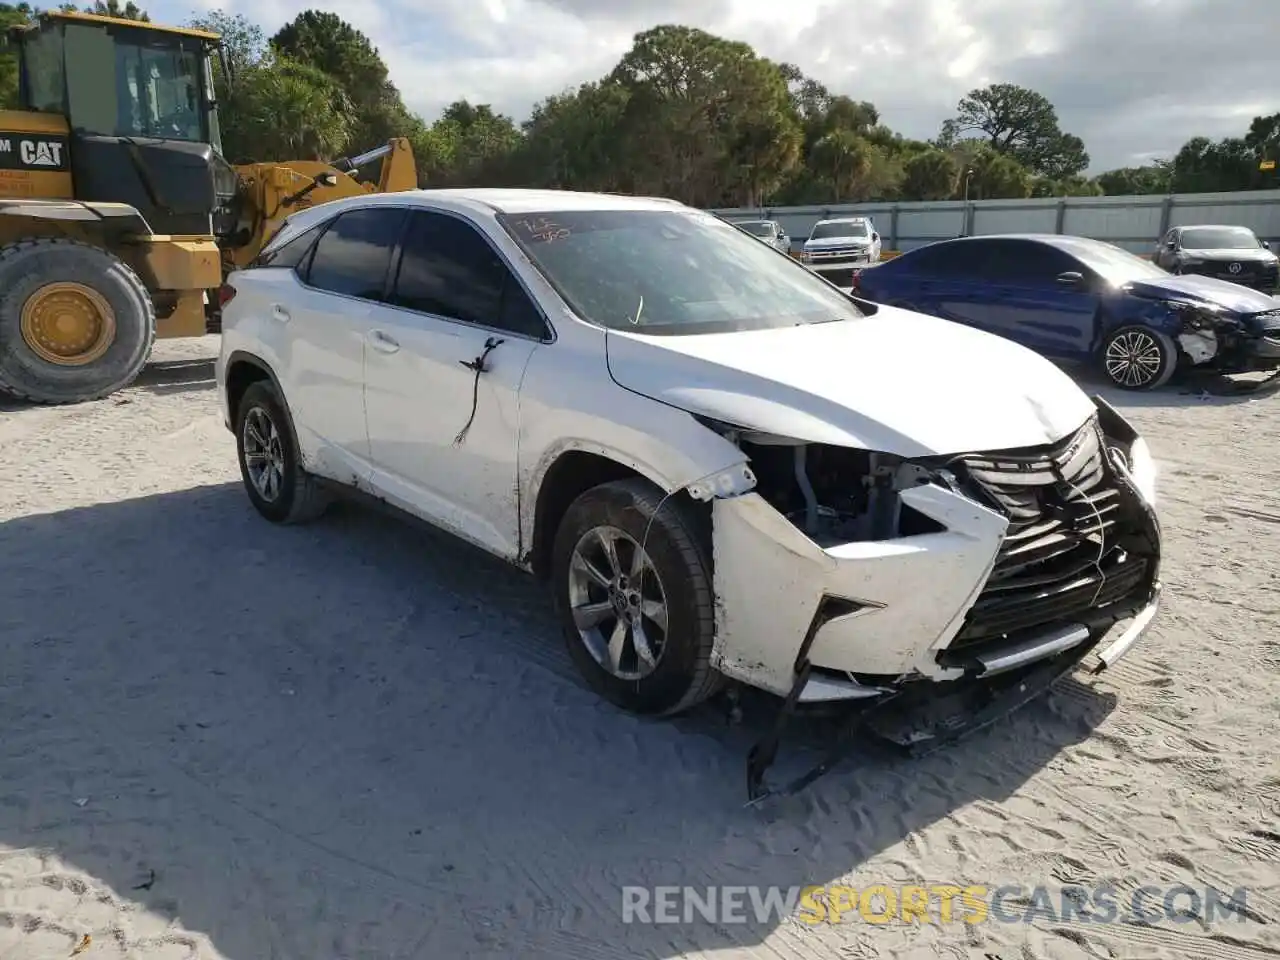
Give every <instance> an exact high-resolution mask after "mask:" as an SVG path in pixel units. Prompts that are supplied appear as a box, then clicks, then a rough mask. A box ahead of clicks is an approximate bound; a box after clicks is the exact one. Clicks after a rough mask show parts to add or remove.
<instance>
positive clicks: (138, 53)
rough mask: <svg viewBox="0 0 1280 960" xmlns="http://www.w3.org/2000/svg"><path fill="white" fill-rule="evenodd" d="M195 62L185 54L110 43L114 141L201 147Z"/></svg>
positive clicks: (199, 67)
mask: <svg viewBox="0 0 1280 960" xmlns="http://www.w3.org/2000/svg"><path fill="white" fill-rule="evenodd" d="M203 72H204V71H203V66H202V64H201V58H200V57H199V56H198V55H197V54H196V53H194V52H193V51H191V50H183V49H178V48H175V47H150V46H143V45H140V44H135V43H128V42H127V41H124V40H122V39H119V38H117V40H116V83H117V85H118V95H119V97H118V101H117V102H118V104H119V119H118V121H117V125H116V135H117V136H135V137H136V136H142V137H159V138H163V139H166V140H189V141H192V142H197V143H198V142H202V141H204V140H205V139H206V137H205V131H204V123H203V116H202V113H203V111H202V110H201V106H202V103H201V100H202V98H201V94H200V81H201V77H202V74H203Z"/></svg>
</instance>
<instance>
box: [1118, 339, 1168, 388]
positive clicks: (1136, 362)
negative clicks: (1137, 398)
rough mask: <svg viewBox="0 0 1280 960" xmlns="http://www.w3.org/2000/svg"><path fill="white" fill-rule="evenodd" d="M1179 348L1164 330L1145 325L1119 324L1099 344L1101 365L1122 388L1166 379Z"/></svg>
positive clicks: (1153, 384) (1149, 385) (1148, 385)
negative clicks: (1101, 343)
mask: <svg viewBox="0 0 1280 960" xmlns="http://www.w3.org/2000/svg"><path fill="white" fill-rule="evenodd" d="M1177 365H1178V349H1177V347H1176V346H1174V343H1173V340H1172V339H1171V338H1170V337H1169V336H1168V335H1166V334H1163V333H1161V332H1160V331H1158V330H1152V329H1150V328H1148V327H1121V328H1120V329H1119V330H1116V331H1114V332H1113V333H1112V334H1111V335H1110V336H1108V337H1107V339H1106V341H1105V342H1104V343H1103V345H1102V369H1103V372H1104V373H1105V374H1106V375H1107V379H1108V380H1109V381H1110V382H1111V383H1113V384H1115V385H1116V386H1117V387H1120V388H1121V389H1122V390H1152V389H1155V388H1156V387H1162V386H1164V385H1165V384H1166V383H1168V382H1169V378H1170V377H1172V376H1173V372H1174V370H1175V369H1176V367H1177Z"/></svg>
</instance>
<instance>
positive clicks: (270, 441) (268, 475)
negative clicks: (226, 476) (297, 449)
mask: <svg viewBox="0 0 1280 960" xmlns="http://www.w3.org/2000/svg"><path fill="white" fill-rule="evenodd" d="M241 440H242V443H243V444H244V464H245V468H246V469H247V470H248V472H249V481H250V482H251V483H252V484H253V488H254V489H255V490H256V491H257V492H258V496H260V497H262V499H263V500H266V501H267V502H268V503H274V502H275V501H276V500H278V499H279V497H280V493H281V491H282V490H283V489H284V463H285V460H284V444H283V443H282V442H281V439H280V431H279V430H277V429H276V425H275V422H274V421H273V420H272V419H271V414H270V413H268V412H267V411H266V410H265V409H263V408H262V407H254V408H253V409H252V410H250V411H249V413H248V414H247V415H246V416H245V418H244V435H243V437H242V438H241Z"/></svg>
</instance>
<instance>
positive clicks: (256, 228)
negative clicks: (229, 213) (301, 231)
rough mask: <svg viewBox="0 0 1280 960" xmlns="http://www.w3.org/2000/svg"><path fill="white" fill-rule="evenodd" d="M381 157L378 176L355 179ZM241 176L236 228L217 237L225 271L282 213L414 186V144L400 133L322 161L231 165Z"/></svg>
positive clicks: (251, 253)
mask: <svg viewBox="0 0 1280 960" xmlns="http://www.w3.org/2000/svg"><path fill="white" fill-rule="evenodd" d="M378 159H381V160H382V166H381V169H380V171H379V175H378V178H377V180H374V181H366V180H358V179H356V174H357V173H358V172H359V171H360V170H361V168H363V167H366V166H368V165H369V164H371V163H372V162H373V161H374V160H378ZM235 170H236V174H237V176H238V177H239V179H240V193H239V195H238V196H237V198H236V200H237V204H238V207H239V209H238V210H237V215H236V223H235V227H234V229H233V230H232V231H231V232H230V233H229V234H228V235H226V236H223V237H221V238H220V243H221V246H222V251H223V266H224V268H225V270H226V271H228V272H229V271H231V270H234V269H237V268H239V267H243V266H246V265H248V264H249V263H251V262H252V261H253V259H254V258H255V257H257V256H258V254H259V253H260V252H261V251H262V248H263V247H264V246H266V245H267V242H268V241H270V239H271V238H272V237H273V236H275V234H276V231H278V230H279V229H280V227H281V225H282V224H283V223H284V221H285V218H286V217H288V216H290V215H291V214H294V213H297V212H298V211H299V210H306V209H309V208H310V207H314V206H318V205H320V204H323V203H331V202H332V201H334V200H342V199H344V198H346V197H358V196H362V195H364V194H370V193H399V192H402V191H405V190H416V189H417V188H418V173H417V167H416V164H415V160H414V155H413V148H412V147H411V146H410V145H409V141H408V140H407V139H405V138H403V137H399V138H396V139H394V140H391V141H389V142H387V143H385V144H383V145H382V146H380V147H377V148H375V149H373V150H370V151H369V152H368V153H363V154H360V155H358V156H355V157H351V158H344V159H341V160H335V161H333V162H332V163H326V162H325V161H323V160H289V161H284V162H281V163H249V164H242V165H239V166H237V167H236V168H235Z"/></svg>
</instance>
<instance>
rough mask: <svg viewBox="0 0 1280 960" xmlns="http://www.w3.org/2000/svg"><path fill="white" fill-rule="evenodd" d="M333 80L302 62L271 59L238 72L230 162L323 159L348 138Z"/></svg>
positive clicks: (227, 134) (231, 107) (226, 133)
mask: <svg viewBox="0 0 1280 960" xmlns="http://www.w3.org/2000/svg"><path fill="white" fill-rule="evenodd" d="M344 107H346V105H345V104H344V102H343V93H342V91H341V90H340V89H339V88H338V86H337V84H336V83H335V82H334V81H333V79H332V78H331V77H329V76H327V75H325V74H324V73H323V72H322V71H320V70H317V69H316V68H315V67H313V66H311V65H310V64H306V63H297V62H295V61H292V60H289V59H288V58H287V57H273V58H272V59H271V60H270V62H260V63H258V64H256V65H253V66H251V67H250V68H248V69H247V70H245V71H244V72H243V73H240V74H238V75H237V76H236V79H235V82H234V84H233V86H232V89H231V94H230V98H229V100H228V103H227V111H226V120H227V122H226V123H225V124H224V130H223V145H224V149H225V150H226V154H227V158H228V159H229V160H231V162H232V163H249V162H263V161H272V160H294V159H297V160H325V159H331V158H333V157H335V156H337V155H339V154H340V152H341V149H342V147H343V145H344V144H345V143H346V141H347V139H348V137H349V136H350V122H351V121H350V115H351V114H350V109H349V107H347V108H346V109H344Z"/></svg>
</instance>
